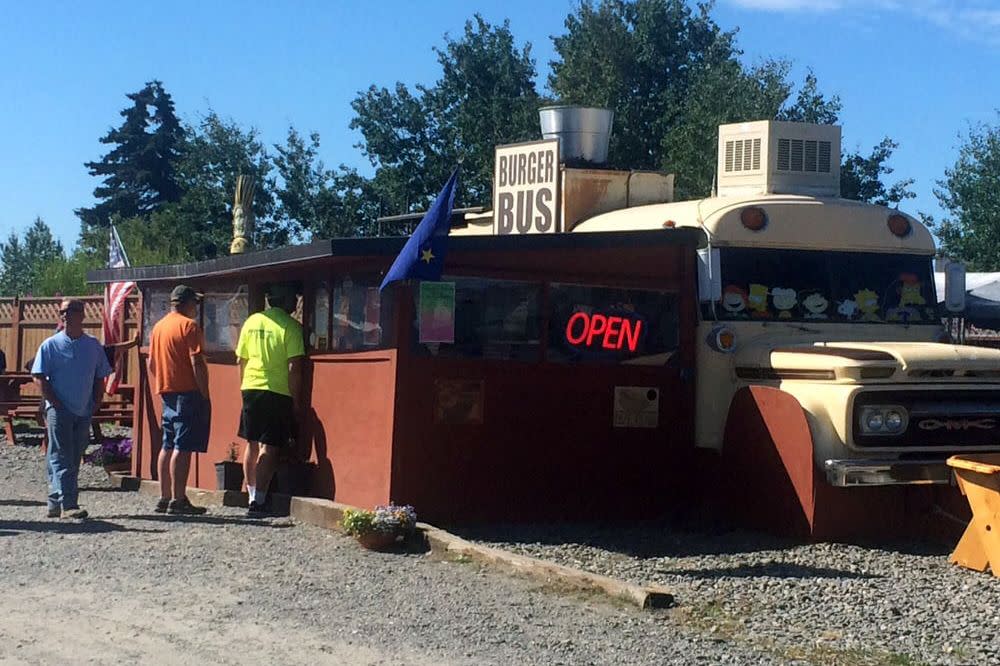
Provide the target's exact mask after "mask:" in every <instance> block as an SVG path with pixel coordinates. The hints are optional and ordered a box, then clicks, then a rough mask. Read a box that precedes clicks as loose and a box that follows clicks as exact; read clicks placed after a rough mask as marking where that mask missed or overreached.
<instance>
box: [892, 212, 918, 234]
mask: <svg viewBox="0 0 1000 666" xmlns="http://www.w3.org/2000/svg"><path fill="white" fill-rule="evenodd" d="M886 225H887V226H888V227H889V231H891V232H892V235H893V236H897V237H899V238H905V237H907V236H909V235H910V233H911V232H912V231H913V225H911V224H910V220H908V219H907V218H906V216H905V215H900V214H899V213H893V214H892V215H890V216H889V219H888V220H886Z"/></svg>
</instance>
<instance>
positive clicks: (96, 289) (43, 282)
mask: <svg viewBox="0 0 1000 666" xmlns="http://www.w3.org/2000/svg"><path fill="white" fill-rule="evenodd" d="M103 267H104V265H103V264H100V263H96V262H95V261H94V260H93V258H92V257H91V256H90V255H88V254H87V253H85V252H81V251H79V250H78V251H76V252H74V253H73V254H72V255H70V256H69V257H63V256H60V257H57V258H53V259H51V260H50V261H48V262H46V263H45V264H44V265H43V267H42V269H41V271H40V275H39V278H38V280H37V281H36V283H35V287H34V290H33V291H32V295H34V296H87V295H90V294H100V293H101V292H102V286H101V285H97V284H87V272H88V271H91V270H94V269H97V268H103Z"/></svg>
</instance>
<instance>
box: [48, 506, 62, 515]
mask: <svg viewBox="0 0 1000 666" xmlns="http://www.w3.org/2000/svg"><path fill="white" fill-rule="evenodd" d="M48 516H49V518H62V509H61V508H60V507H58V506H50V507H49V513H48Z"/></svg>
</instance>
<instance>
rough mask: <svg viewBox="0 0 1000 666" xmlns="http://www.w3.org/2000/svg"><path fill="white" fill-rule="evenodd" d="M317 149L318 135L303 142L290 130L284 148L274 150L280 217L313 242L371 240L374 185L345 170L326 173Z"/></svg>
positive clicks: (375, 200)
mask: <svg viewBox="0 0 1000 666" xmlns="http://www.w3.org/2000/svg"><path fill="white" fill-rule="evenodd" d="M319 148H320V138H319V134H317V133H316V132H313V133H311V134H310V135H309V137H308V139H306V138H304V137H303V136H302V135H301V134H299V133H298V131H296V130H295V128H294V127H290V128H289V129H288V136H287V138H286V140H285V143H284V145H277V144H276V145H275V146H274V149H275V156H274V160H273V161H274V167H275V170H276V171H277V173H278V177H279V179H280V185H279V186H278V189H277V192H276V195H277V199H278V211H277V215H278V217H279V218H280V219H282V220H283V221H285V222H286V223H287V224H289V225H291V226H294V227H295V228H298V229H302V230H305V231H308V232H309V233H310V234H311V235H312V237H313V238H338V237H341V238H342V237H354V236H365V235H370V234H371V233H373V231H374V228H373V226H372V222H373V221H374V220H375V218H376V217H378V214H379V210H378V196H377V193H376V192H375V191H374V187H373V184H372V181H370V180H368V179H366V178H364V177H362V176H361V175H359V174H358V173H357V172H356V171H354V170H353V169H348V168H347V167H345V166H343V165H341V166H340V167H339V169H337V170H335V171H334V170H327V169H326V168H325V167H324V165H323V162H322V161H321V160H320V159H319V157H318V154H319Z"/></svg>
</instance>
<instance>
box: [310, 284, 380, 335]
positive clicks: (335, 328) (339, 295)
mask: <svg viewBox="0 0 1000 666" xmlns="http://www.w3.org/2000/svg"><path fill="white" fill-rule="evenodd" d="M379 284H380V282H379V279H378V276H375V275H359V276H352V275H338V276H336V277H334V278H333V279H331V280H323V281H320V282H318V283H317V284H316V288H315V289H314V290H313V292H312V303H311V308H310V313H309V326H308V328H309V340H308V343H309V348H310V349H312V350H313V351H316V352H327V351H333V352H354V351H364V350H366V349H378V348H380V347H385V346H386V344H388V342H389V338H390V334H389V332H390V331H391V330H392V327H391V326H390V322H391V321H392V310H391V307H390V299H389V298H388V292H386V293H382V292H380V291H379Z"/></svg>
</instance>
